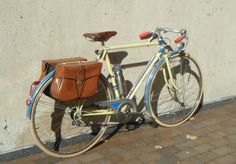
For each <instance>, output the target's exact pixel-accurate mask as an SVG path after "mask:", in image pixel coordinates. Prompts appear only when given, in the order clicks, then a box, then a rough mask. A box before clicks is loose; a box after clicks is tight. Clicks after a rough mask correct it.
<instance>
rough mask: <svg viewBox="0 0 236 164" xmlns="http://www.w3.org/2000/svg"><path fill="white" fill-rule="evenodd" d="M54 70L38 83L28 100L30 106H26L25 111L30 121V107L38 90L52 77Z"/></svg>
mask: <svg viewBox="0 0 236 164" xmlns="http://www.w3.org/2000/svg"><path fill="white" fill-rule="evenodd" d="M54 73H55V70H53V71H52V72H50V73H49V74H47V76H45V77H44V78H43V79H42V80H41V82H40V83H39V85H38V86H37V87H36V88H35V90H34V91H33V93H32V95H30V97H29V100H30V104H29V105H28V106H27V109H26V117H27V118H29V119H30V115H31V110H32V105H33V101H34V99H35V97H36V95H37V93H38V91H39V89H40V88H41V87H42V86H43V85H44V84H45V83H46V82H47V81H48V80H49V79H50V78H51V77H52V76H54Z"/></svg>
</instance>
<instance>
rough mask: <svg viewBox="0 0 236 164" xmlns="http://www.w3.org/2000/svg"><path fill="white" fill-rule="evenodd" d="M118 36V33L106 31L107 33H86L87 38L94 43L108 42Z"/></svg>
mask: <svg viewBox="0 0 236 164" xmlns="http://www.w3.org/2000/svg"><path fill="white" fill-rule="evenodd" d="M116 34H117V32H116V31H105V32H98V33H84V35H83V36H84V37H85V38H89V39H91V41H93V42H97V41H99V42H106V41H107V40H109V39H110V38H111V37H113V36H115V35H116Z"/></svg>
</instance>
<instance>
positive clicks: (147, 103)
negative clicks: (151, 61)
mask: <svg viewBox="0 0 236 164" xmlns="http://www.w3.org/2000/svg"><path fill="white" fill-rule="evenodd" d="M164 61H165V60H164V58H161V59H160V60H159V61H158V62H157V63H156V64H155V65H154V67H153V69H152V71H151V73H150V74H149V76H148V79H147V83H146V87H145V93H144V102H145V107H146V111H147V112H148V113H150V106H149V96H148V91H149V89H150V86H151V81H152V79H153V78H154V75H155V73H156V71H157V69H158V68H159V67H160V65H161V64H162V63H163V62H164Z"/></svg>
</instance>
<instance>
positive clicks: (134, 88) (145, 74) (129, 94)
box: [126, 54, 160, 99]
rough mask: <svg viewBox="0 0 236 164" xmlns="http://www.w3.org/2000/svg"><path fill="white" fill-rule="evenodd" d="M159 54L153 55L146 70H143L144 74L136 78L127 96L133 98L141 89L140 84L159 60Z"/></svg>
mask: <svg viewBox="0 0 236 164" xmlns="http://www.w3.org/2000/svg"><path fill="white" fill-rule="evenodd" d="M159 56H160V55H159V54H156V55H153V57H152V59H151V60H150V61H149V62H148V64H147V66H146V68H145V70H144V71H143V72H142V74H141V75H140V76H139V78H138V79H137V80H136V82H135V84H134V86H133V87H132V88H131V90H130V91H129V93H128V95H127V96H126V98H128V99H132V98H133V96H134V94H135V93H136V91H137V90H138V89H139V87H140V85H141V84H142V83H143V81H144V79H145V78H146V76H147V75H148V74H149V73H150V71H151V69H152V68H153V65H154V64H155V63H156V62H157V61H158V59H159Z"/></svg>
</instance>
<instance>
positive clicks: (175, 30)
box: [153, 27, 187, 35]
mask: <svg viewBox="0 0 236 164" xmlns="http://www.w3.org/2000/svg"><path fill="white" fill-rule="evenodd" d="M153 32H154V33H157V34H159V35H160V33H161V32H164V33H166V32H173V33H180V34H181V35H186V34H187V30H186V29H180V30H177V29H172V28H160V27H157V28H156V29H155V30H154V31H153Z"/></svg>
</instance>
